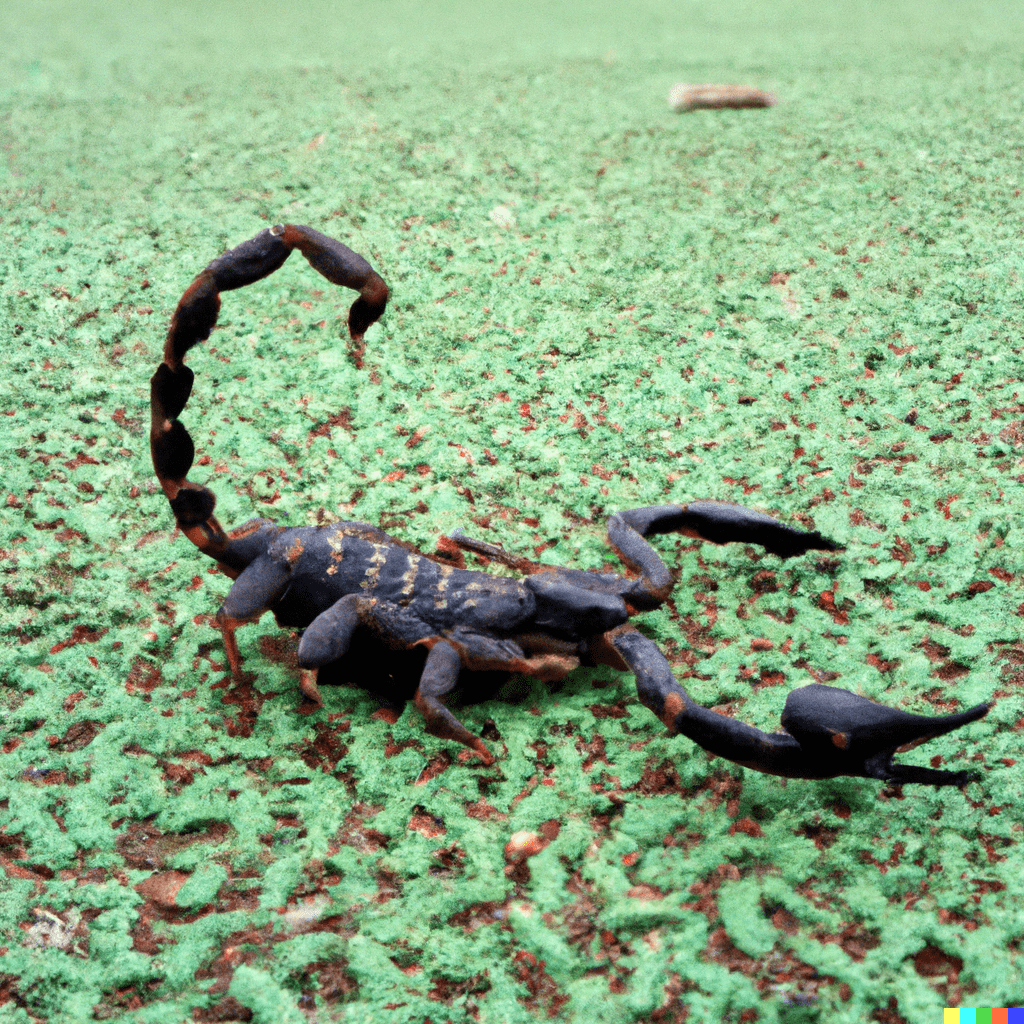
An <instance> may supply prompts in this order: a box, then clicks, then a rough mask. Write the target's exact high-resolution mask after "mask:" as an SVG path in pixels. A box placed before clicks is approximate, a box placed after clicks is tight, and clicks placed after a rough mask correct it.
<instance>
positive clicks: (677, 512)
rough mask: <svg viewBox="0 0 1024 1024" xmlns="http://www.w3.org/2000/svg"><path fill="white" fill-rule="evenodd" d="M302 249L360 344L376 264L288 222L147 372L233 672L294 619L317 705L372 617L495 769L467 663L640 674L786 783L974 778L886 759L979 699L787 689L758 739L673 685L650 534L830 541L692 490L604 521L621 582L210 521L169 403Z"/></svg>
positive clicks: (800, 546) (223, 282)
mask: <svg viewBox="0 0 1024 1024" xmlns="http://www.w3.org/2000/svg"><path fill="white" fill-rule="evenodd" d="M292 249H299V250H300V251H301V252H302V254H303V255H304V256H305V257H306V258H307V260H308V261H309V262H310V263H311V264H312V265H313V267H314V268H315V269H316V270H317V271H319V272H320V273H321V274H322V275H323V276H324V277H326V278H327V279H328V280H329V281H331V282H333V283H335V284H339V285H344V286H346V287H348V288H352V289H354V290H356V291H358V292H359V297H358V298H357V299H356V301H355V302H354V303H353V305H352V308H351V311H350V312H349V318H348V325H349V333H350V335H351V338H352V342H353V345H354V347H355V352H356V356H357V363H358V357H359V356H360V355H361V353H362V346H363V335H364V333H365V331H366V330H367V328H368V327H369V326H370V325H371V324H372V323H374V322H375V321H376V320H377V319H378V318H379V317H380V316H381V314H382V313H383V312H384V308H385V306H386V304H387V300H388V288H387V285H386V284H385V283H384V281H383V280H382V278H381V277H380V275H379V274H377V273H376V271H374V270H373V268H372V267H371V266H370V264H369V263H367V262H366V260H364V259H363V258H362V257H361V256H359V255H358V254H356V253H354V252H353V251H352V250H351V249H349V248H347V247H346V246H344V245H342V244H341V243H340V242H338V241H335V240H334V239H332V238H329V237H328V236H326V235H323V234H321V233H320V232H318V231H314V230H313V229H312V228H308V227H297V226H295V225H291V224H286V225H283V226H280V225H279V226H277V227H273V228H269V229H267V230H264V231H261V232H260V233H259V234H258V235H257V236H256V237H255V238H253V239H250V240H249V241H247V242H243V243H242V244H241V245H239V246H237V247H236V248H234V249H232V250H231V251H230V252H227V253H225V254H224V255H223V256H221V257H219V258H218V259H216V260H214V261H213V262H212V263H211V264H210V265H209V266H208V267H207V268H206V269H205V270H203V271H202V272H201V273H200V274H199V275H198V276H197V277H196V278H195V280H194V281H193V282H192V284H191V285H190V286H189V288H188V290H187V291H186V292H185V294H184V295H183V296H182V299H181V301H180V302H179V303H178V308H177V309H176V310H175V313H174V316H173V318H172V320H171V326H170V330H169V332H168V335H167V342H166V345H165V347H164V358H163V363H162V364H161V366H160V367H159V368H158V369H157V372H156V374H155V375H154V376H153V379H152V381H151V397H152V430H151V435H150V440H151V448H152V454H153V465H154V467H155V469H156V475H157V478H158V479H159V481H160V483H161V485H162V486H163V489H164V492H165V494H166V495H167V497H168V499H169V500H170V503H171V508H172V510H173V512H174V516H175V518H176V520H177V522H178V525H179V527H180V528H181V530H182V532H183V533H185V535H186V536H187V537H188V538H189V540H191V541H192V542H193V543H194V544H195V545H196V546H197V547H198V548H199V549H200V550H201V551H202V552H203V553H204V554H207V555H209V556H210V557H211V558H214V559H216V560H217V562H218V563H219V566H220V568H221V569H222V570H223V571H224V572H225V573H226V574H227V575H228V576H229V577H231V578H232V579H233V581H234V582H233V583H232V584H231V588H230V590H229V591H228V595H227V598H226V599H225V601H224V604H223V605H222V606H221V608H220V610H219V611H218V612H217V623H218V625H219V627H220V629H221V631H222V633H223V636H224V645H225V649H226V651H227V655H228V660H229V662H230V665H231V671H232V673H233V674H234V675H235V676H236V677H238V676H239V675H240V674H241V659H240V656H239V653H238V646H237V643H236V640H235V631H236V630H237V629H238V627H239V626H241V625H243V624H244V623H248V622H255V621H256V620H257V619H258V618H259V617H260V616H261V615H263V613H264V612H267V611H271V612H273V613H274V616H275V618H276V619H277V621H278V623H279V624H281V625H283V626H291V627H295V628H297V629H301V630H303V631H304V632H303V635H302V639H301V641H300V643H299V649H298V662H299V666H300V668H301V674H300V680H299V686H300V689H301V690H302V692H303V694H304V695H305V696H306V697H307V698H309V699H310V700H312V701H317V702H318V701H319V699H320V697H319V691H318V689H317V672H318V670H319V669H320V668H321V667H323V666H326V665H328V664H332V663H334V662H336V661H338V660H339V659H341V658H343V657H344V656H345V655H346V653H347V652H348V649H349V644H350V641H351V640H352V637H353V634H355V633H356V631H357V629H359V628H360V627H365V628H368V629H369V630H371V631H372V632H373V633H374V634H376V635H377V636H378V637H379V638H380V639H381V640H382V641H383V642H384V643H385V644H386V645H387V646H388V647H390V648H392V649H395V650H401V649H408V648H414V647H421V648H424V649H426V651H427V655H426V664H425V667H424V668H423V672H422V675H421V677H420V680H419V686H418V689H417V691H416V696H415V702H416V705H417V707H418V708H419V710H420V711H421V713H422V714H423V717H424V719H425V722H426V727H427V730H428V731H429V732H431V733H433V734H434V735H435V736H440V737H444V738H447V739H451V740H455V741H457V742H459V743H462V744H464V745H465V746H467V747H469V748H470V749H472V750H474V751H476V753H477V754H478V755H479V756H480V759H481V760H482V761H483V762H484V763H486V764H491V763H492V762H493V761H494V757H493V755H492V754H491V752H490V751H489V750H488V748H487V746H486V745H485V744H484V742H483V740H481V739H480V738H479V737H478V736H475V735H474V734H473V733H472V732H470V731H469V730H468V729H467V728H466V727H465V726H464V725H463V724H462V723H461V722H460V721H459V720H458V719H457V718H456V717H455V716H454V715H453V714H452V712H451V711H450V710H449V709H448V707H447V706H446V704H445V697H446V695H447V694H448V693H450V692H451V690H452V689H453V688H454V686H455V684H456V681H457V679H458V677H459V674H460V672H461V671H462V670H470V671H473V670H501V671H508V672H518V673H522V674H523V675H527V676H531V677H534V678H537V679H542V680H554V679H561V678H562V677H564V676H565V675H567V674H568V673H569V672H571V671H572V670H573V669H574V668H576V667H577V666H579V665H581V664H589V665H595V664H603V665H609V666H611V667H613V668H615V669H618V670H626V671H630V672H632V673H633V675H634V676H635V678H636V686H637V693H638V695H639V698H640V701H641V702H642V703H643V704H644V705H645V706H646V707H648V708H650V710H651V711H653V712H654V714H655V715H657V717H658V718H659V719H660V720H661V721H662V722H664V724H665V725H666V726H667V728H668V729H669V731H670V732H671V733H682V734H683V735H684V736H687V737H689V738H690V739H691V740H694V741H695V742H696V743H698V744H699V745H700V746H701V747H703V748H704V749H705V750H707V751H710V752H711V753H713V754H717V755H719V756H721V757H725V758H728V759H729V760H731V761H734V762H736V763H738V764H741V765H744V766H746V767H750V768H755V769H757V770H758V771H761V772H766V773H769V774H773V775H781V776H788V777H791V778H809V779H819V778H831V777H834V776H839V775H853V776H863V777H866V778H874V779H883V780H887V781H890V782H895V783H903V782H919V783H926V784H930V785H935V786H942V785H963V784H964V783H965V782H967V781H968V779H969V778H970V777H971V776H970V775H969V773H968V772H963V771H960V772H952V771H943V770H938V769H933V768H922V767H916V766H910V765H901V764H896V763H894V761H893V755H894V754H895V753H896V751H897V748H899V747H902V746H903V745H905V744H916V743H918V742H921V741H923V740H925V739H929V738H931V737H934V736H939V735H942V734H944V733H947V732H951V731H952V730H954V729H958V728H960V726H962V725H966V724H967V723H969V722H973V721H975V720H977V719H979V718H981V717H982V716H983V715H984V714H985V713H986V712H987V711H988V709H989V707H990V705H989V704H979V705H977V706H976V707H973V708H970V709H968V710H966V711H962V712H960V713H959V714H950V715H943V716H938V717H930V716H924V715H914V714H909V713H907V712H905V711H901V710H898V709H894V708H888V707H885V706H884V705H881V704H877V703H875V702H874V701H871V700H868V699H867V698H865V697H861V696H857V695H855V694H852V693H849V692H847V691H846V690H841V689H837V688H836V687H832V686H824V685H820V684H813V685H810V686H804V687H802V688H800V689H797V690H794V691H793V692H791V693H790V694H789V696H788V698H787V700H786V705H785V709H784V710H783V713H782V727H783V729H784V730H785V731H784V732H778V733H765V732H762V731H760V730H759V729H755V728H752V727H751V726H748V725H745V724H744V723H742V722H739V721H736V720H735V719H733V718H729V717H728V716H726V715H722V714H719V713H717V712H715V711H710V710H708V709H706V708H704V707H701V706H700V705H699V704H697V703H696V702H695V701H694V700H693V699H692V698H691V697H690V695H689V694H688V693H687V692H686V691H685V690H684V689H683V688H682V687H681V686H680V685H679V683H678V682H677V681H676V679H675V677H674V675H673V673H672V669H671V667H670V665H669V663H668V661H667V660H666V658H665V656H664V655H663V654H662V653H661V651H660V650H659V649H658V647H657V646H656V645H655V644H654V642H653V641H652V640H650V639H648V638H647V637H646V636H644V635H643V634H642V633H640V632H638V631H637V629H636V627H635V626H634V625H632V623H631V622H630V618H631V616H633V615H634V614H636V613H638V612H643V611H647V610H650V609H652V608H656V607H658V606H659V605H660V604H661V603H662V602H664V601H665V600H666V598H667V597H668V595H669V593H670V591H671V587H672V577H671V575H670V573H669V571H668V568H667V567H666V565H665V563H664V562H663V561H662V559H661V557H660V556H659V555H658V553H657V552H656V551H655V550H654V548H653V547H651V545H650V544H649V543H648V541H647V539H646V538H647V537H650V536H654V535H657V534H663V533H681V534H684V535H686V536H689V537H695V538H699V539H702V540H706V541H713V542H715V543H717V544H724V543H727V542H733V541H738V542H741V543H748V544H757V545H760V546H761V547H763V548H764V549H765V550H766V551H768V552H769V553H771V554H774V555H777V556H779V557H781V558H792V557H794V556H798V555H803V554H804V553H806V552H807V551H812V550H816V551H837V550H839V545H837V544H836V543H835V542H833V541H831V540H829V539H828V538H827V537H824V536H822V535H821V534H820V533H817V532H812V531H807V530H801V529H797V528H795V527H792V526H787V525H786V524H784V523H780V522H778V521H777V520H775V519H773V518H772V517H771V516H768V515H765V514H763V513H761V512H755V511H753V510H752V509H748V508H744V507H743V506H740V505H734V504H731V503H728V502H720V501H691V502H688V503H686V504H670V505H658V506H653V507H650V508H637V509H629V510H627V511H624V512H618V513H616V514H614V515H612V516H611V517H610V518H609V519H608V524H607V526H608V537H609V540H610V542H611V545H612V547H613V548H614V549H615V551H616V553H617V554H618V556H619V558H620V559H621V560H622V562H623V564H624V565H625V566H626V568H627V569H628V570H629V574H628V575H627V576H619V575H616V574H613V573H600V572H589V571H584V570H578V569H563V568H557V567H552V566H541V565H537V564H535V563H533V562H530V561H529V560H527V559H524V558H518V557H516V556H514V555H511V554H509V553H507V552H505V551H504V549H502V548H500V547H498V546H496V545H492V544H488V543H486V542H483V541H478V540H473V539H471V538H469V537H465V536H463V535H462V534H459V533H457V534H455V535H454V536H453V537H452V538H451V539H450V540H448V541H447V547H448V549H449V550H455V551H456V552H459V558H458V559H457V563H458V564H454V565H453V564H445V563H444V562H442V561H440V560H438V559H436V558H431V557H428V556H426V555H424V554H421V553H420V552H418V551H415V550H413V549H412V548H410V547H409V546H407V545H405V544H402V543H401V542H399V541H397V540H395V539H394V538H392V537H389V536H388V535H387V534H386V533H383V532H382V531H380V530H378V529H376V528H375V527H373V526H369V525H367V524H365V523H349V522H338V523H334V524H332V525H330V526H320V527H294V528H288V527H283V526H275V525H274V524H273V523H270V522H268V521H267V520H265V519H253V520H251V521H250V522H248V523H246V524H245V525H244V526H242V527H241V528H239V529H238V530H235V531H232V532H231V533H230V534H227V533H225V532H224V531H223V530H222V529H221V527H220V525H219V523H218V522H217V520H216V518H215V517H214V514H213V512H214V497H213V494H212V493H211V492H210V491H209V490H208V489H207V488H206V487H203V486H201V485H199V484H195V483H192V482H190V481H189V480H188V479H187V474H188V471H189V469H190V468H191V466H192V462H193V458H194V455H195V449H194V446H193V443H192V439H191V438H190V437H189V434H188V431H187V430H186V429H185V427H184V426H183V425H182V424H181V423H180V422H179V420H178V415H179V414H180V413H181V411H182V410H183V409H184V407H185V403H186V402H187V400H188V397H189V394H190V392H191V389H192V380H193V377H192V372H191V370H189V369H188V368H187V367H186V366H185V364H184V358H185V354H186V353H187V352H188V350H189V349H190V348H192V346H193V345H195V344H197V343H198V342H201V341H203V340H204V339H206V338H207V337H208V336H209V334H210V331H211V330H212V329H213V327H214V324H215V323H216V320H217V312H218V310H219V307H220V297H219V296H220V293H221V292H223V291H228V290H229V289H233V288H240V287H242V286H244V285H248V284H252V283H253V282H255V281H258V280H259V279H260V278H262V277H265V276H267V275H268V274H270V273H272V272H273V271H275V270H276V269H277V268H278V267H279V266H281V264H282V263H283V262H284V261H285V259H287V257H288V255H289V253H290V252H291V250H292ZM462 550H469V551H473V552H476V553H477V554H478V555H482V556H484V557H485V558H488V559H491V560H497V561H500V562H502V563H504V564H505V565H506V566H508V567H510V568H512V569H514V570H517V571H518V572H519V574H520V577H521V578H507V577H496V576H491V575H489V574H488V573H486V572H483V571H479V570H470V569H466V568H465V566H464V562H462V559H461V551H462Z"/></svg>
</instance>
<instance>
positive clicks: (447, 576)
mask: <svg viewBox="0 0 1024 1024" xmlns="http://www.w3.org/2000/svg"><path fill="white" fill-rule="evenodd" d="M453 572H455V569H454V568H453V567H452V566H450V565H439V566H437V577H438V578H437V583H436V584H435V586H434V607H435V608H446V607H447V606H448V584H449V582H450V581H451V578H452V573H453Z"/></svg>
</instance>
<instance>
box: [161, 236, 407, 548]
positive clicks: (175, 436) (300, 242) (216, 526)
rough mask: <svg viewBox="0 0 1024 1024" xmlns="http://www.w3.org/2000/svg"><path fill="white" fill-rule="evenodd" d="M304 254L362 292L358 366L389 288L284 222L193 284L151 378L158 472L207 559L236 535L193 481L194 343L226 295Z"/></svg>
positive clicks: (338, 250) (351, 325) (355, 323)
mask: <svg viewBox="0 0 1024 1024" xmlns="http://www.w3.org/2000/svg"><path fill="white" fill-rule="evenodd" d="M292 249H298V250H299V251H300V252H301V253H302V254H303V256H305V257H306V259H307V260H308V261H309V263H310V264H311V265H312V267H313V269H314V270H316V271H317V272H318V273H320V274H322V275H323V276H324V277H326V278H327V280H328V281H330V282H331V283H332V284H338V285H343V286H344V287H346V288H351V289H353V290H354V291H357V292H359V297H358V298H357V299H356V301H355V302H354V303H353V304H352V308H351V309H350V310H349V314H348V329H349V334H350V336H351V338H352V344H353V351H354V353H355V355H356V360H357V365H358V364H359V362H360V360H361V356H362V352H363V335H364V334H365V333H366V330H367V328H368V327H369V326H370V325H371V324H372V323H375V322H376V321H377V320H378V319H379V318H380V317H381V315H382V314H383V313H384V308H385V306H387V301H388V286H387V285H386V284H385V283H384V280H383V279H382V278H381V276H380V275H379V274H378V273H377V272H376V271H375V270H374V269H373V267H371V266H370V264H369V263H367V262H366V260H364V259H363V257H362V256H360V255H359V254H358V253H355V252H353V251H352V250H351V249H349V248H348V246H345V245H342V244H341V242H338V241H336V240H335V239H333V238H330V237H328V236H327V235H324V234H321V233H320V232H319V231H314V230H313V228H307V227H301V226H298V225H295V224H278V225H277V226H276V227H272V228H266V229H265V230H263V231H261V232H260V233H259V234H258V235H257V236H256V237H255V238H250V239H249V241H247V242H243V243H242V244H241V245H238V246H236V247H235V248H234V249H231V250H230V251H229V252H226V253H225V254H224V255H223V256H220V257H218V258H217V259H215V260H214V261H213V262H212V263H211V264H210V265H209V266H208V267H207V268H206V269H205V270H203V271H202V272H200V273H199V274H198V275H197V277H196V279H195V280H194V281H193V282H192V283H191V284H190V285H189V287H188V289H187V290H186V292H185V294H184V295H183V296H182V297H181V301H180V302H179V303H178V308H177V309H176V310H175V311H174V316H173V317H172V318H171V326H170V329H169V330H168V332H167V341H166V342H165V343H164V354H163V362H162V363H161V364H160V366H159V367H158V368H157V371H156V373H155V374H154V375H153V377H152V379H151V380H150V410H151V415H152V421H151V425H150V432H149V444H150V451H151V453H152V456H153V468H154V469H155V470H156V476H157V479H158V480H159V481H160V485H161V487H163V489H164V494H166V495H167V498H168V500H169V501H170V503H171V510H172V511H173V512H174V518H175V519H176V520H177V522H178V525H179V526H180V527H181V530H182V532H183V533H184V534H185V536H186V537H188V539H189V540H190V541H192V543H193V544H195V545H196V547H197V548H199V550H200V551H202V552H203V553H204V554H207V555H209V556H210V557H211V558H216V559H218V560H219V559H220V558H221V556H222V555H223V553H224V551H225V550H226V548H227V546H228V543H229V541H228V537H227V535H226V534H225V533H224V530H223V529H222V528H221V525H220V523H218V522H217V519H216V517H215V516H214V514H213V510H214V506H215V505H216V499H215V498H214V496H213V492H212V491H210V490H209V489H208V488H206V487H204V486H202V485H201V484H196V483H192V482H191V481H189V480H188V479H187V476H188V471H189V469H190V468H191V467H192V462H193V459H194V458H195V445H194V444H193V442H192V438H191V436H190V435H189V432H188V431H187V430H186V429H185V426H184V424H182V423H181V421H180V420H179V419H178V416H179V415H180V413H181V411H182V409H184V408H185V404H186V403H187V402H188V399H189V395H190V394H191V393H192V381H193V379H194V375H193V373H192V371H191V370H190V369H189V368H188V367H187V366H186V365H185V355H186V353H187V352H188V350H189V349H190V348H192V346H193V345H198V344H199V343H200V342H202V341H205V340H206V339H207V338H208V337H209V336H210V332H211V331H212V330H213V327H214V325H215V324H216V323H217V313H218V312H219V310H220V293H221V292H226V291H231V290H232V289H234V288H243V287H245V285H249V284H253V283H254V282H255V281H258V280H260V278H263V277H266V276H267V275H268V274H272V273H273V272H274V271H275V270H277V268H278V267H280V266H281V264H282V263H284V261H285V260H286V259H288V257H289V255H290V254H291V251H292Z"/></svg>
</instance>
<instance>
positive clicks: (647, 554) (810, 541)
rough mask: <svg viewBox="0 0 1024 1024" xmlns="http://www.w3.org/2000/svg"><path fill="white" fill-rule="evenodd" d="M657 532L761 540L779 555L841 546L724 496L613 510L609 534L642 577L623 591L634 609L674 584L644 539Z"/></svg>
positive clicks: (654, 601)
mask: <svg viewBox="0 0 1024 1024" xmlns="http://www.w3.org/2000/svg"><path fill="white" fill-rule="evenodd" d="M659 533H681V534H683V535H685V536H688V537H696V538H698V539H699V540H709V541H713V542H714V543H715V544H728V543H729V542H731V541H739V542H741V543H748V544H759V545H760V546H761V547H763V548H764V549H765V550H766V551H768V552H770V553H771V554H774V555H779V556H781V557H782V558H792V557H793V556H794V555H802V554H804V552H806V551H809V550H812V549H813V550H819V551H838V550H839V549H840V545H838V544H836V543H835V541H832V540H829V539H828V538H827V537H824V536H822V535H821V534H820V533H817V532H811V531H808V530H801V529H798V528H797V527H794V526H788V525H787V524H785V523H780V522H779V521H778V520H777V519H773V518H772V517H771V516H768V515H765V514H764V513H763V512H755V511H754V510H753V509H749V508H745V507H744V506H743V505H733V504H731V503H729V502H725V501H691V502H688V503H687V504H685V505H653V506H650V507H648V508H634V509H628V510H626V511H625V512H617V513H615V514H614V515H612V516H610V517H609V519H608V539H609V540H610V541H611V544H612V547H613V548H615V550H616V552H617V553H618V555H619V558H621V559H622V561H623V562H624V563H625V564H626V565H627V566H628V567H629V568H630V569H633V570H635V571H636V572H639V573H640V576H641V579H640V580H639V581H637V583H636V585H635V586H634V588H633V590H632V591H631V592H630V593H629V594H628V595H624V596H626V598H627V600H628V601H629V603H630V604H631V605H632V606H633V607H634V608H636V609H638V610H647V609H650V608H656V607H657V606H658V605H660V604H661V603H662V602H663V601H664V600H665V599H666V598H667V597H668V595H669V593H670V592H671V589H672V577H671V574H670V573H669V571H668V567H667V566H666V565H665V563H664V562H663V561H662V559H661V556H660V555H659V554H658V552H657V551H655V550H654V548H652V547H651V545H650V544H649V543H648V542H647V541H646V539H645V538H646V537H650V536H652V535H654V534H659Z"/></svg>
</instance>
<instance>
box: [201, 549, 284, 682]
mask: <svg viewBox="0 0 1024 1024" xmlns="http://www.w3.org/2000/svg"><path fill="white" fill-rule="evenodd" d="M290 575H291V567H290V566H289V565H288V563H287V562H282V561H280V560H279V559H277V558H274V557H273V556H272V555H270V554H263V555H260V556H259V557H258V558H256V559H254V560H253V561H251V562H250V563H249V564H248V565H247V566H246V567H245V569H243V570H242V572H241V573H239V575H238V576H237V577H236V579H235V581H234V582H233V583H232V584H231V589H230V590H229V591H228V596H227V597H226V598H225V599H224V603H223V604H222V605H221V606H220V609H219V610H218V612H217V628H218V629H220V631H221V634H222V635H223V637H224V651H225V653H226V654H227V656H228V663H229V664H230V666H231V674H232V676H233V677H234V678H235V679H238V678H239V676H240V675H241V672H242V657H241V655H240V654H239V652H238V641H237V640H236V639H235V631H236V630H237V629H238V628H239V626H244V625H245V624H246V623H247V622H256V621H257V620H258V619H259V618H260V616H262V615H263V613H264V612H266V611H268V610H269V609H270V606H271V605H272V604H274V602H275V601H277V599H278V598H279V597H280V596H281V595H282V594H283V593H284V592H285V590H286V589H287V587H288V582H289V579H290Z"/></svg>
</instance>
